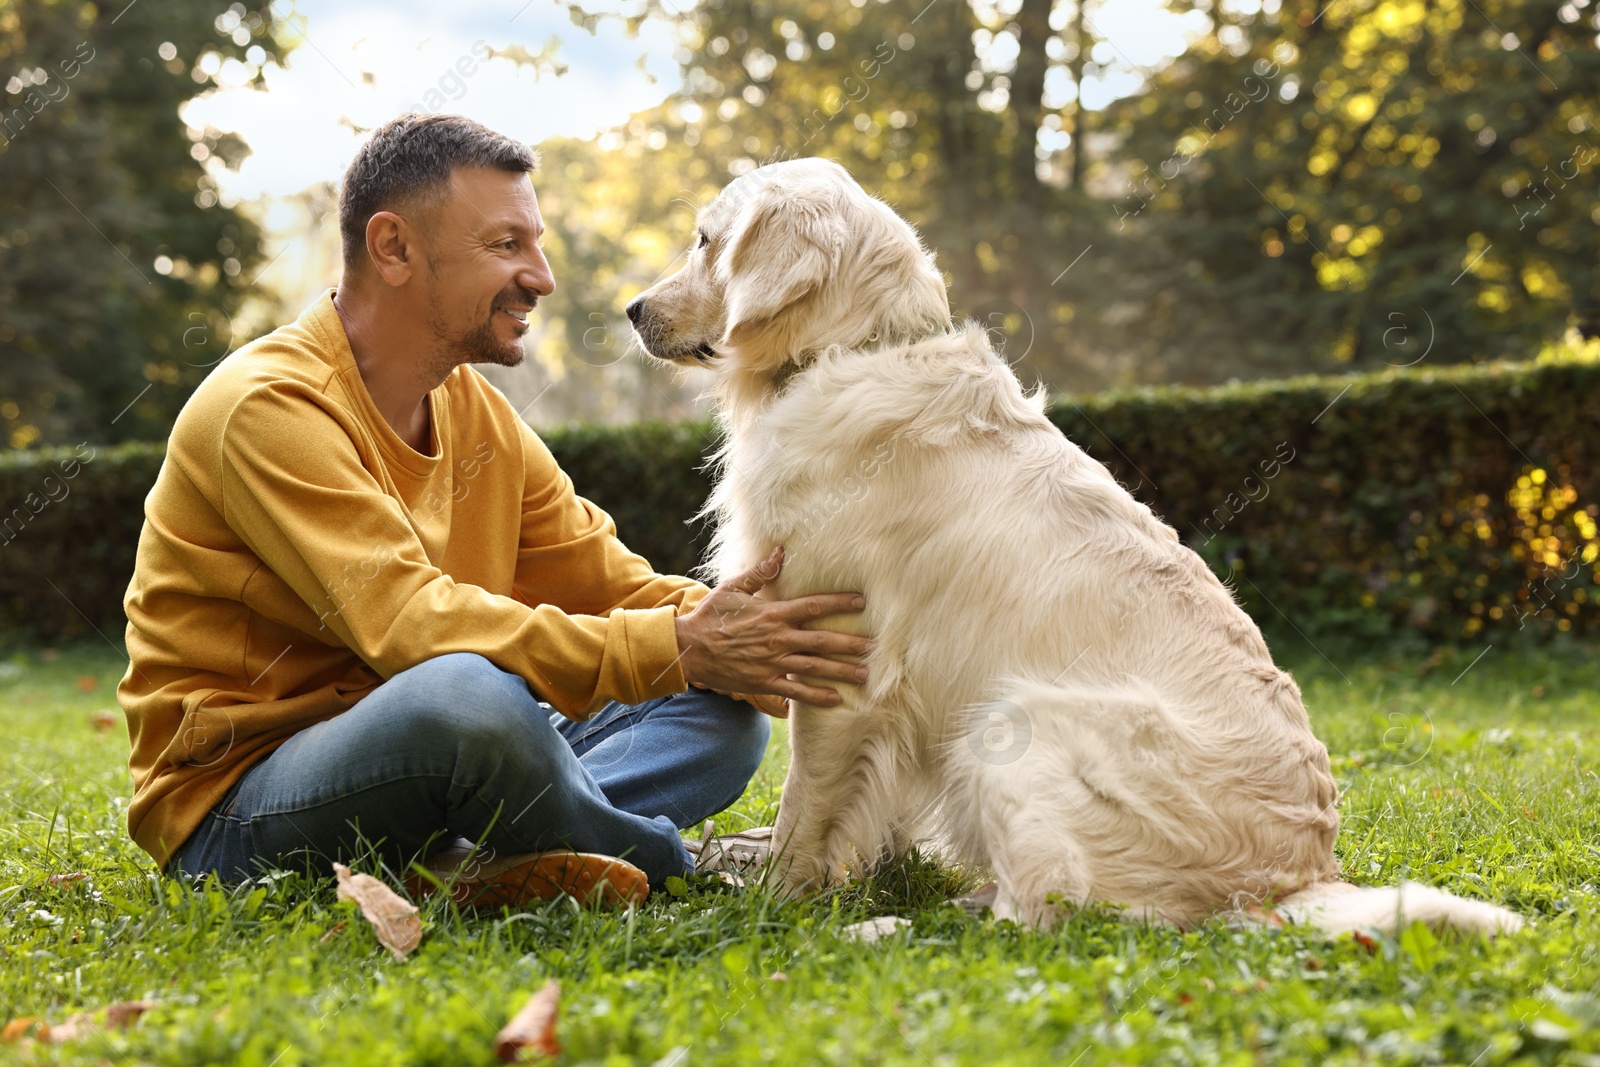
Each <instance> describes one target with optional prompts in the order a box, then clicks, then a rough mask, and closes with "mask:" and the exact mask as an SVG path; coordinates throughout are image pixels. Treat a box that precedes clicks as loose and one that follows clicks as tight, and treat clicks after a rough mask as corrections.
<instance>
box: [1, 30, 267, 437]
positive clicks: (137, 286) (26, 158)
mask: <svg viewBox="0 0 1600 1067" xmlns="http://www.w3.org/2000/svg"><path fill="white" fill-rule="evenodd" d="M281 52H282V49H281V48H280V47H279V46H278V44H277V43H276V42H275V40H274V38H273V36H272V33H271V32H270V23H269V21H268V18H267V15H266V12H265V8H262V9H260V10H254V11H252V10H248V9H246V7H245V6H244V5H243V4H234V5H233V6H232V7H231V8H226V9H225V8H224V7H223V6H222V5H221V4H220V3H216V2H200V0H162V2H161V3H136V4H128V5H126V6H124V5H123V4H120V3H118V4H114V5H109V6H108V8H107V9H102V8H99V7H97V6H96V5H95V4H92V3H76V2H65V0H0V72H3V73H0V77H4V78H6V79H8V80H7V81H6V84H5V85H4V87H3V88H4V90H5V91H4V94H3V95H0V445H5V444H9V445H10V446H11V447H26V446H28V445H31V444H34V443H41V442H42V443H49V442H77V441H80V440H91V441H97V442H98V441H116V440H122V439H127V438H137V437H164V436H165V434H166V431H167V429H168V427H170V425H171V422H172V418H173V416H174V415H175V414H176V411H177V409H178V408H179V407H180V406H181V405H182V403H183V401H184V399H185V398H186V397H187V396H188V394H189V392H190V391H191V390H192V389H193V388H194V386H195V385H196V384H197V383H198V382H199V381H200V379H201V378H202V377H204V375H205V373H206V371H207V370H208V369H209V367H210V366H212V365H214V364H215V363H216V362H217V360H219V359H221V358H222V356H223V355H225V354H226V352H227V351H228V349H229V348H230V346H231V345H232V344H233V343H234V342H235V341H236V340H237V341H241V342H242V340H243V338H235V337H234V336H233V332H234V331H233V330H232V328H231V322H232V318H233V316H234V315H235V314H236V313H237V311H238V309H239V306H240V304H241V302H242V301H243V300H244V298H245V297H246V295H247V294H248V293H249V292H250V290H251V283H250V279H251V278H252V277H253V276H254V273H255V271H254V269H253V268H255V267H256V266H257V265H258V264H259V260H260V258H261V254H260V236H259V234H258V232H257V229H256V227H255V226H254V224H253V223H251V222H250V221H249V220H248V219H247V218H246V217H244V216H243V215H242V214H241V213H240V212H238V211H237V210H235V209H234V208H233V207H231V206H225V205H222V204H219V203H218V197H217V191H216V188H215V184H214V182H213V181H212V179H211V178H210V177H209V176H208V175H207V174H206V170H205V166H204V161H205V160H207V159H209V158H211V157H216V158H217V159H219V160H220V161H221V162H222V163H223V165H229V166H234V167H236V166H237V165H238V164H239V162H240V161H241V160H242V159H243V158H244V156H245V155H246V154H247V153H248V148H247V147H246V146H245V145H243V144H242V143H241V142H240V141H239V140H238V139H237V138H236V137H233V136H231V135H225V134H219V133H218V132H217V131H203V132H200V131H197V132H196V134H195V135H191V133H190V131H189V130H188V129H187V128H186V126H185V124H184V122H183V121H182V119H181V118H180V117H179V114H178V109H179V106H180V105H181V104H182V103H183V102H184V101H186V100H188V99H190V98H191V97H193V96H195V95H196V94H198V93H200V92H203V91H205V89H206V88H207V86H208V85H209V84H210V83H212V82H213V81H214V80H215V79H216V77H217V76H218V73H219V71H221V69H222V67H223V64H238V63H242V64H246V65H247V67H248V68H249V70H248V71H246V72H245V73H249V72H252V71H253V72H255V73H254V76H255V77H259V70H260V68H261V66H262V65H263V64H264V63H267V62H271V61H272V60H273V58H274V57H276V56H277V55H279V54H281ZM238 70H239V68H230V72H238ZM196 136H197V137H198V139H195V137H196Z"/></svg>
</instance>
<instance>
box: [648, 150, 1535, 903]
mask: <svg viewBox="0 0 1600 1067" xmlns="http://www.w3.org/2000/svg"><path fill="white" fill-rule="evenodd" d="M701 228H702V230H703V232H704V238H703V239H702V242H701V243H702V245H703V247H701V248H699V249H698V250H697V251H696V252H694V253H692V254H691V258H690V262H689V265H688V266H687V267H686V268H685V269H684V270H683V271H682V272H680V273H679V274H677V275H675V276H673V277H672V278H669V279H667V280H666V281H664V282H662V283H660V284H659V285H658V286H656V287H654V288H653V289H651V290H649V291H647V292H646V293H644V294H643V295H642V296H641V298H640V300H639V302H638V306H637V307H636V308H633V309H630V311H637V312H638V317H637V320H636V321H637V322H638V323H639V333H640V336H641V339H642V340H643V341H644V342H645V344H646V347H647V349H648V350H649V351H651V352H652V354H655V355H658V356H662V357H664V358H668V359H672V360H674V361H677V362H690V361H698V362H705V363H709V364H710V365H711V366H712V367H713V368H714V369H715V370H717V371H718V372H719V375H720V382H721V384H720V391H721V395H722V400H723V410H722V415H721V417H722V419H723V421H724V423H725V426H726V430H727V433H728V439H727V444H726V447H725V448H724V450H723V452H722V454H721V457H720V460H721V468H722V475H721V479H720V481H719V482H718V484H717V487H716V490H715V493H714V495H713V497H712V499H711V501H710V503H709V504H708V510H709V511H711V512H712V513H714V514H715V516H716V517H717V519H718V522H719V526H718V532H717V536H716V541H715V545H714V554H713V560H712V564H711V568H712V570H713V571H714V573H715V574H716V575H717V576H719V577H727V576H730V575H733V574H736V573H738V572H740V571H743V570H745V569H746V568H748V567H749V566H751V565H752V564H754V563H756V562H758V561H760V560H761V559H763V558H764V557H765V556H766V555H767V554H768V553H769V552H770V551H771V550H772V548H773V547H774V546H775V545H784V546H785V548H786V561H785V565H784V568H783V572H782V574H781V576H780V577H779V579H778V580H777V582H776V583H775V584H774V585H772V586H770V587H769V589H770V590H771V592H772V595H775V596H779V597H785V598H787V597H793V596H798V595H802V594H806V593H814V592H830V591H836V590H860V591H861V592H863V593H864V594H865V596H866V599H867V603H868V611H867V612H866V614H865V615H863V616H845V617H839V618H836V619H831V620H826V621H825V625H828V626H829V627H831V628H834V629H842V630H855V631H857V632H870V633H871V634H872V635H874V637H875V638H876V642H877V643H876V647H875V649H874V651H873V652H872V654H871V655H870V656H869V658H868V665H869V668H870V680H869V681H868V682H867V683H866V684H865V685H864V686H848V685H846V686H839V685H837V683H830V684H834V685H835V686H836V687H837V688H839V689H840V690H841V692H842V693H843V695H844V698H845V700H844V704H843V706H841V707H838V708H817V707H809V706H806V705H803V704H801V705H796V706H794V707H793V709H792V716H791V720H790V721H791V741H792V747H793V761H792V764H791V766H790V769H789V775H788V779H787V781H786V782H785V784H784V792H783V800H782V805H781V809H780V813H779V816H778V823H777V827H776V830H775V834H774V839H775V840H776V841H777V842H779V845H780V847H781V849H782V853H781V855H780V856H779V857H778V859H777V860H776V861H775V862H776V866H775V874H776V877H777V879H778V881H779V884H780V885H781V886H782V887H783V888H784V889H786V890H788V891H791V892H798V891H804V890H806V889H810V888H814V887H818V886H821V885H824V884H829V883H832V882H835V881H837V880H838V879H840V878H842V877H844V876H845V873H846V871H847V869H850V868H855V869H859V868H861V867H862V866H863V865H866V864H871V863H873V862H876V861H878V860H879V859H880V858H882V857H885V856H888V855H892V854H895V853H898V852H900V851H901V850H903V849H904V848H906V847H907V846H908V845H909V844H911V843H913V842H928V843H931V844H933V845H935V846H936V847H938V848H939V849H941V850H942V851H943V853H944V855H945V856H947V857H948V859H949V860H950V861H952V862H960V863H965V864H973V865H983V866H990V867H992V868H993V869H994V871H995V873H996V877H997V880H998V894H997V897H996V901H995V912H996V914H997V915H999V916H1001V917H1004V918H1011V919H1015V920H1017V921H1019V922H1022V923H1026V924H1029V925H1048V924H1050V923H1052V922H1054V921H1056V920H1058V919H1059V918H1060V917H1061V916H1062V915H1063V914H1064V913H1065V911H1066V910H1068V909H1070V908H1072V907H1076V906H1081V905H1087V904H1110V905H1113V906H1117V907H1120V908H1123V909H1125V910H1126V911H1127V913H1129V914H1130V915H1132V916H1137V917H1142V918H1148V919H1153V920H1160V921H1168V922H1174V923H1180V924H1185V925H1187V924H1193V923H1196V922H1199V921H1201V920H1203V919H1205V918H1207V917H1209V916H1211V915H1214V914H1217V913H1219V912H1225V911H1241V910H1242V909H1245V908H1249V907H1252V906H1255V905H1260V904H1263V903H1265V904H1267V905H1268V906H1278V909H1279V911H1280V913H1284V914H1287V915H1288V916H1290V917H1293V918H1298V919H1303V920H1306V921H1309V922H1312V923H1314V924H1316V925H1318V926H1320V927H1322V928H1324V929H1327V930H1330V931H1337V930H1342V929H1349V928H1353V927H1354V926H1358V925H1359V926H1375V927H1378V928H1382V929H1393V928H1395V926H1396V925H1397V923H1398V922H1399V921H1400V919H1401V917H1402V916H1403V917H1404V918H1405V919H1408V920H1409V919H1421V920H1423V921H1427V922H1430V923H1433V924H1435V925H1456V926H1461V927H1466V928H1470V929H1477V930H1485V931H1497V930H1508V929H1514V928H1516V927H1517V926H1519V925H1520V923H1521V920H1520V919H1519V918H1518V917H1517V916H1515V915H1513V914H1512V913H1510V912H1507V911H1505V910H1503V909H1500V908H1496V907H1493V906H1490V905H1485V904H1478V903H1474V902H1470V901H1465V900H1462V899H1460V898H1457V897H1453V896H1450V895H1449V894H1446V893H1441V892H1439V891H1437V890H1432V889H1428V888H1426V887H1421V886H1407V887H1405V888H1404V889H1388V890H1366V891H1356V890H1354V887H1350V886H1347V885H1345V884H1344V883H1342V882H1339V881H1338V880H1337V874H1338V870H1337V863H1336V861H1335V859H1334V855H1333V842H1334V838H1335V835H1336V834H1337V831H1338V825H1339V818H1338V814H1337V811H1336V807H1335V803H1336V799H1337V795H1336V793H1337V791H1336V787H1335V784H1334V781H1333V778H1332V776H1331V774H1330V773H1329V766H1328V755H1327V750H1326V749H1325V748H1324V746H1323V745H1322V744H1321V742H1319V741H1318V740H1317V739H1316V737H1315V736H1314V735H1313V733H1312V731H1311V727H1310V724H1309V721H1308V719H1307V716H1306V712H1305V709H1304V707H1303V706H1302V704H1301V700H1300V691H1299V689H1298V688H1297V687H1296V685H1295V683H1294V681H1293V679H1291V678H1290V677H1289V676H1288V675H1287V674H1285V673H1284V672H1283V671H1281V670H1279V669H1278V668H1277V667H1276V666H1274V664H1273V662H1272V658H1271V656H1270V654H1269V653H1268V650H1267V646H1266V644H1265V642H1264V641H1263V640H1262V638H1261V634H1260V632H1259V631H1258V630H1257V628H1256V626H1255V624H1254V623H1253V622H1252V621H1251V620H1250V618H1249V617H1248V616H1246V615H1245V613H1244V612H1243V611H1242V610H1240V608H1239V607H1238V605H1237V604H1236V603H1235V602H1234V600H1233V597H1232V595H1231V593H1230V592H1229V590H1228V589H1227V588H1226V587H1224V586H1223V584H1222V583H1221V582H1220V581H1218V580H1217V578H1216V577H1215V576H1214V575H1213V574H1212V573H1211V571H1210V570H1209V569H1208V568H1207V567H1206V565H1205V564H1204V563H1203V562H1202V561H1201V559H1200V558H1199V557H1198V556H1197V555H1196V554H1195V553H1194V552H1192V551H1190V550H1189V549H1187V548H1185V547H1184V546H1183V545H1182V544H1181V543H1180V542H1179V540H1178V536H1177V534H1176V533H1175V532H1174V531H1173V530H1172V529H1171V528H1170V527H1168V526H1167V525H1165V524H1164V523H1162V522H1161V521H1160V520H1159V519H1157V518H1156V517H1155V515H1153V514H1152V513H1151V512H1150V510H1149V508H1147V507H1145V506H1144V505H1143V504H1140V503H1139V502H1138V501H1136V500H1135V499H1134V498H1133V497H1132V496H1130V495H1129V494H1128V493H1127V491H1125V490H1124V489H1123V488H1122V487H1121V486H1120V485H1118V484H1117V482H1116V481H1115V480H1114V479H1113V478H1112V477H1111V475H1110V474H1109V473H1108V472H1107V470H1106V469H1105V468H1104V467H1103V466H1102V465H1101V464H1099V463H1098V462H1096V461H1095V460H1093V459H1091V458H1090V457H1089V456H1088V455H1087V454H1086V453H1084V452H1083V451H1082V450H1081V449H1079V448H1078V447H1077V446H1075V445H1074V444H1072V442H1070V441H1069V440H1067V439H1066V438H1065V437H1064V436H1062V434H1061V433H1060V432H1059V431H1057V430H1056V428H1055V427H1054V426H1053V425H1051V423H1050V422H1049V420H1048V419H1047V418H1046V417H1045V415H1044V401H1043V397H1042V396H1041V395H1040V394H1037V393H1035V394H1032V395H1029V394H1027V393H1026V392H1025V391H1024V390H1023V388H1022V386H1021V385H1020V384H1019V383H1018V381H1017V378H1016V376H1015V375H1014V374H1013V373H1012V371H1011V368H1010V367H1009V366H1008V365H1007V364H1006V363H1005V362H1004V361H1003V360H1001V359H1000V358H999V357H998V356H996V354H995V353H994V352H993V351H992V350H991V348H990V346H989V343H988V340H987V338H986V336H985V334H984V333H983V332H982V331H981V330H979V329H978V328H976V327H975V326H967V327H966V328H952V326H951V325H950V322H949V311H948V305H947V303H946V301H945V296H944V287H943V284H942V281H941V279H940V276H939V274H938V273H937V271H936V270H935V268H934V266H933V263H932V259H931V257H930V256H929V255H928V254H927V253H926V252H925V251H924V250H923V248H922V246H921V244H920V242H919V241H918V239H917V237H916V235H915V233H914V231H912V230H911V228H910V227H909V226H908V225H907V224H906V223H905V222H903V221H902V220H900V219H899V217H898V216H896V215H895V214H894V213H893V212H892V211H891V210H890V209H889V208H887V207H886V206H885V205H883V204H882V203H881V202H879V201H877V200H874V199H872V198H871V197H869V196H867V194H866V193H864V192H863V191H862V190H861V189H860V187H859V186H857V185H856V184H855V182H854V181H852V180H851V179H850V177H849V176H848V175H847V174H846V173H845V172H844V171H843V169H842V168H839V167H838V166H836V165H834V164H831V163H825V162H822V161H818V160H800V161H794V162H789V163H780V164H775V165H772V166H769V167H764V168H761V169H759V170H757V171H754V172H752V173H751V174H750V175H747V176H745V177H744V178H741V179H739V180H738V181H736V182H734V183H733V184H732V185H730V186H729V188H728V189H727V190H726V191H725V192H724V193H723V195H722V196H721V197H719V198H718V200H717V201H716V202H714V203H713V204H712V205H710V206H709V207H708V208H707V209H706V211H705V212H704V213H703V215H702V218H701ZM791 361H795V362H797V363H798V364H799V367H800V369H798V370H797V371H794V372H793V373H792V374H787V375H786V374H785V373H784V372H783V368H784V365H785V364H786V363H789V362H791Z"/></svg>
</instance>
